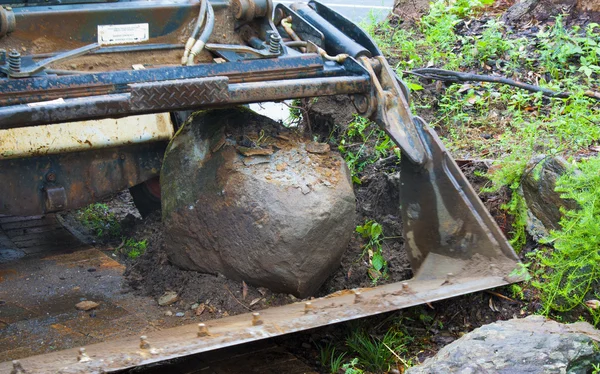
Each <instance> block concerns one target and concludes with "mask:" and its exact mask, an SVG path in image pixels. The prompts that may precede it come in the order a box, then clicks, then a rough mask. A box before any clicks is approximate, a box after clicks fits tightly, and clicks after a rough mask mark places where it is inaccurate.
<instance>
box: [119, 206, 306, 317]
mask: <svg viewBox="0 0 600 374" xmlns="http://www.w3.org/2000/svg"><path fill="white" fill-rule="evenodd" d="M131 235H132V236H133V237H135V238H143V239H146V240H147V241H148V249H147V250H146V253H145V254H143V255H142V256H140V257H139V258H138V259H136V260H135V261H132V262H131V263H129V264H128V266H127V269H126V271H125V277H126V279H127V282H128V286H129V287H131V288H132V289H133V290H135V292H137V293H141V294H144V295H148V296H152V297H154V298H155V299H158V298H159V297H160V296H161V295H163V294H164V293H165V292H167V291H174V292H176V293H177V295H178V296H179V298H180V300H181V301H180V302H179V303H178V304H176V305H175V306H174V307H175V308H179V309H181V310H190V313H191V312H193V313H195V314H197V313H199V312H196V310H197V308H196V310H194V311H191V307H192V306H194V305H193V304H203V306H202V307H201V308H203V311H202V312H201V313H200V315H198V317H199V318H198V320H207V319H213V318H220V317H224V316H226V315H234V314H240V313H245V312H248V311H249V310H258V309H263V308H266V307H270V306H276V305H282V304H286V303H289V302H291V301H293V300H295V298H290V297H289V296H288V295H284V294H274V293H272V292H271V291H269V290H267V289H264V288H255V287H251V286H247V287H244V286H243V284H242V282H237V281H233V280H229V279H227V278H225V277H223V276H214V275H210V274H202V273H198V272H195V271H186V270H182V269H180V268H178V267H176V266H174V265H172V264H171V263H170V262H169V261H168V259H167V254H166V253H165V251H164V237H163V225H162V223H161V221H160V212H156V213H154V214H152V215H150V216H149V217H147V218H146V219H145V220H143V221H141V222H140V223H139V224H138V225H136V228H135V229H134V231H133V232H132V233H131ZM244 288H247V291H246V292H244ZM244 294H245V295H244ZM244 296H245V297H244Z"/></svg>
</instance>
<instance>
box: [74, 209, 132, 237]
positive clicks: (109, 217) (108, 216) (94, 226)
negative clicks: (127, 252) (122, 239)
mask: <svg viewBox="0 0 600 374" xmlns="http://www.w3.org/2000/svg"><path fill="white" fill-rule="evenodd" d="M77 219H79V221H80V222H81V223H82V224H83V226H85V227H86V228H88V229H90V230H91V231H92V232H93V233H94V234H95V235H96V236H98V237H99V238H106V239H112V238H117V237H118V236H119V235H120V234H121V225H120V224H119V221H118V220H117V217H116V216H115V215H114V213H112V212H110V211H109V209H108V205H106V204H101V203H96V204H91V205H89V206H87V207H86V208H84V209H82V210H80V211H79V212H78V213H77Z"/></svg>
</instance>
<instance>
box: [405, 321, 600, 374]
mask: <svg viewBox="0 0 600 374" xmlns="http://www.w3.org/2000/svg"><path fill="white" fill-rule="evenodd" d="M598 342H600V332H599V331H598V330H595V329H594V328H593V327H592V326H591V325H590V324H588V323H586V322H577V323H574V324H570V325H563V324H560V323H558V322H555V321H552V320H548V319H546V318H544V317H542V316H529V317H527V318H524V319H512V320H509V321H500V322H496V323H492V324H489V325H485V326H482V327H480V328H478V329H476V330H474V331H472V332H470V333H468V334H466V335H464V336H463V337H462V338H460V339H458V340H456V341H454V342H453V343H451V344H449V345H447V346H445V347H444V348H442V349H441V350H440V351H439V352H438V353H437V354H436V355H435V356H434V357H432V358H429V359H427V360H426V361H425V362H424V363H423V364H422V365H420V366H416V367H413V368H410V369H408V370H407V372H406V373H407V374H434V373H435V374H442V373H443V374H446V373H461V374H467V373H507V374H508V373H515V374H516V373H519V374H521V373H523V374H524V373H527V374H542V373H548V374H550V373H552V374H555V373H570V374H585V373H591V372H592V368H593V367H592V365H593V364H597V363H598V362H600V352H599V351H598V349H597V348H596V346H597V343H598Z"/></svg>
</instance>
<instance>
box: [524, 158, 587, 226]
mask: <svg viewBox="0 0 600 374" xmlns="http://www.w3.org/2000/svg"><path fill="white" fill-rule="evenodd" d="M567 170H568V164H567V161H566V160H565V159H563V158H562V157H546V156H544V155H538V156H535V157H534V158H532V159H531V160H530V161H529V163H528V164H527V167H526V168H525V172H524V174H523V183H522V187H523V196H524V197H525V201H526V202H527V207H528V208H529V210H530V211H531V213H532V214H533V215H534V216H535V217H536V218H537V219H539V220H540V221H541V222H542V224H543V225H544V227H545V228H546V229H547V230H558V229H560V225H559V222H560V218H561V217H562V213H561V211H560V210H561V209H566V210H575V209H578V208H579V206H578V205H577V203H576V202H575V201H572V200H567V199H563V198H562V197H561V196H560V192H556V191H554V189H555V188H556V180H557V179H558V178H560V176H561V175H563V174H564V173H565V172H566V171H567Z"/></svg>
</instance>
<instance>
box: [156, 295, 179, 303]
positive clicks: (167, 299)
mask: <svg viewBox="0 0 600 374" xmlns="http://www.w3.org/2000/svg"><path fill="white" fill-rule="evenodd" d="M178 300H179V295H177V292H173V291H167V292H165V293H164V294H163V295H162V296H161V297H159V298H158V305H160V306H165V305H171V304H174V303H176V302H177V301H178Z"/></svg>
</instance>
